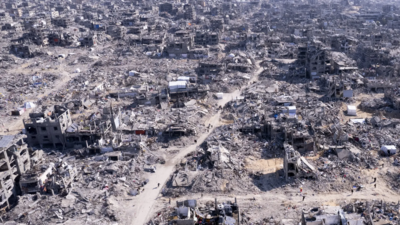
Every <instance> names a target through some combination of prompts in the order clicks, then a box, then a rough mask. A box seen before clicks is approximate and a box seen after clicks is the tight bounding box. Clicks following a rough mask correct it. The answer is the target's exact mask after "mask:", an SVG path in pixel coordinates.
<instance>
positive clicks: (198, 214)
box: [168, 199, 240, 225]
mask: <svg viewBox="0 0 400 225" xmlns="http://www.w3.org/2000/svg"><path fill="white" fill-rule="evenodd" d="M176 204H177V207H176V208H175V210H174V211H173V212H172V215H171V216H170V219H169V221H168V225H200V224H227V225H228V224H229V225H234V224H240V222H239V221H240V210H239V206H238V204H237V201H236V199H235V202H234V203H232V202H230V201H227V202H221V203H218V201H217V199H215V200H214V207H206V208H198V207H197V201H196V200H185V201H182V202H179V201H177V202H176Z"/></svg>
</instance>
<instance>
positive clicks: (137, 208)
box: [123, 68, 263, 225]
mask: <svg viewBox="0 0 400 225" xmlns="http://www.w3.org/2000/svg"><path fill="white" fill-rule="evenodd" d="M262 71H263V69H262V68H259V69H258V70H257V71H256V72H255V74H254V76H253V78H252V79H251V80H250V81H249V84H250V83H252V82H253V81H256V80H258V76H259V74H260V73H261V72H262ZM240 94H241V91H239V90H236V91H234V92H232V93H229V94H224V98H223V99H221V100H220V101H219V102H218V105H219V106H224V105H225V104H226V103H227V102H229V101H231V100H233V99H235V98H236V97H239V96H240ZM220 115H221V114H220V112H218V113H217V114H215V115H214V116H212V117H211V118H210V119H209V120H207V121H206V123H205V125H208V124H213V129H211V130H210V131H209V132H208V133H204V134H203V135H201V136H200V138H198V139H197V142H198V143H199V144H201V143H202V142H203V141H204V140H205V139H206V138H207V137H208V135H209V134H210V133H212V131H213V130H214V129H215V128H216V127H217V126H218V125H219V118H220ZM196 148H197V145H196V144H194V145H190V146H188V147H187V148H185V149H184V150H181V151H180V152H179V153H178V155H176V156H175V157H174V158H173V159H172V160H170V161H168V162H167V163H166V164H164V165H158V166H157V171H156V172H155V173H153V174H151V175H150V176H149V177H148V179H149V183H148V184H147V185H146V188H145V191H144V192H143V193H141V194H140V195H138V196H136V197H135V198H134V205H133V210H132V211H130V212H129V215H128V217H129V218H125V219H124V220H123V221H126V223H125V222H124V224H132V225H142V224H145V223H146V222H147V221H148V220H149V218H150V216H151V213H152V212H153V208H154V205H155V204H156V203H157V199H158V197H159V195H160V191H161V188H162V186H164V184H165V183H166V182H167V181H168V180H169V179H170V176H171V174H172V173H173V172H174V170H175V165H176V164H177V163H179V162H180V161H181V160H182V159H183V158H184V157H185V156H186V155H187V154H189V153H191V152H193V151H195V150H196ZM158 183H160V188H157V186H158ZM125 210H126V208H125ZM128 221H129V222H128Z"/></svg>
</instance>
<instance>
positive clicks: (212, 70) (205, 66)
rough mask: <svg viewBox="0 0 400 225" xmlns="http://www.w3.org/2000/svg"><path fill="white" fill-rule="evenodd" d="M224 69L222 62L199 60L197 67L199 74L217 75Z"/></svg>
mask: <svg viewBox="0 0 400 225" xmlns="http://www.w3.org/2000/svg"><path fill="white" fill-rule="evenodd" d="M224 70H225V68H224V64H223V63H218V62H213V61H204V62H199V67H198V68H197V71H198V74H199V75H217V74H220V73H221V72H223V71H224Z"/></svg>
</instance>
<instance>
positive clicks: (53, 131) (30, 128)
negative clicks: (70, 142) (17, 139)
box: [23, 106, 72, 147]
mask: <svg viewBox="0 0 400 225" xmlns="http://www.w3.org/2000/svg"><path fill="white" fill-rule="evenodd" d="M29 117H30V118H29V119H24V120H23V122H24V126H25V130H26V134H27V136H28V144H29V145H31V146H34V145H40V146H44V145H52V146H54V147H56V146H57V145H61V146H64V145H65V138H64V134H65V130H66V129H67V128H68V127H69V126H70V125H71V124H72V121H71V116H70V112H69V110H68V109H66V108H64V107H62V106H54V110H52V111H51V110H46V111H45V112H42V113H30V114H29Z"/></svg>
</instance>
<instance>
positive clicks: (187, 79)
mask: <svg viewBox="0 0 400 225" xmlns="http://www.w3.org/2000/svg"><path fill="white" fill-rule="evenodd" d="M189 80H190V77H178V81H189Z"/></svg>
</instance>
